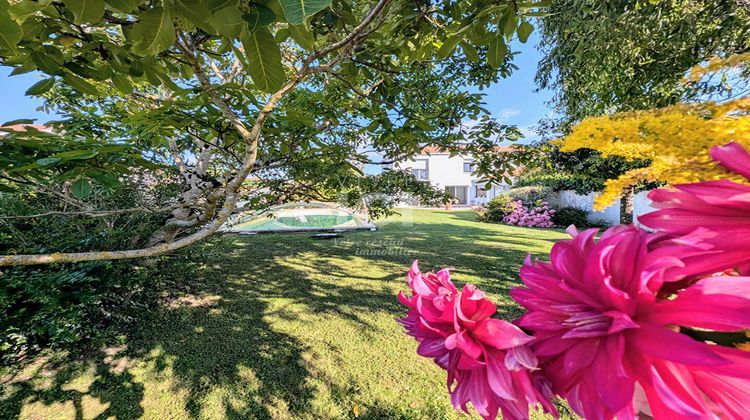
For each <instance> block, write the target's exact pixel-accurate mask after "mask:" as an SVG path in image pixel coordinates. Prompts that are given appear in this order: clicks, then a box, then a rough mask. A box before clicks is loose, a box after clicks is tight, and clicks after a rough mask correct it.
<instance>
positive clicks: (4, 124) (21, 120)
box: [0, 118, 36, 127]
mask: <svg viewBox="0 0 750 420" xmlns="http://www.w3.org/2000/svg"><path fill="white" fill-rule="evenodd" d="M34 121H36V120H30V119H28V118H22V119H18V120H11V121H6V122H4V123H3V125H2V126H0V127H8V126H10V125H18V124H34Z"/></svg>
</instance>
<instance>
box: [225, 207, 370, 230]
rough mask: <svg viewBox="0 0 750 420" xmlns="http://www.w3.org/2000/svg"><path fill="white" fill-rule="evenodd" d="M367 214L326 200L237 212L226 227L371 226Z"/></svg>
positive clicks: (229, 228) (238, 228)
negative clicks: (358, 212)
mask: <svg viewBox="0 0 750 420" xmlns="http://www.w3.org/2000/svg"><path fill="white" fill-rule="evenodd" d="M374 228H375V226H374V225H373V224H372V223H369V222H368V221H367V220H366V217H365V216H363V215H360V214H357V213H355V212H353V211H351V210H348V209H345V208H342V207H339V206H337V205H335V204H329V203H295V204H291V205H290V204H287V205H283V206H277V207H275V208H272V209H270V210H268V211H266V212H262V213H245V214H243V213H240V214H239V215H237V216H235V218H234V219H233V220H232V221H231V222H230V225H229V226H228V227H227V228H226V229H225V231H227V232H233V233H262V232H304V231H338V230H356V229H374Z"/></svg>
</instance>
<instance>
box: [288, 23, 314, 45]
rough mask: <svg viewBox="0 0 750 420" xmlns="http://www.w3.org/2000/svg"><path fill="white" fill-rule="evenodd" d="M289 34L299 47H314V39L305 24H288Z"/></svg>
mask: <svg viewBox="0 0 750 420" xmlns="http://www.w3.org/2000/svg"><path fill="white" fill-rule="evenodd" d="M289 34H290V35H291V36H292V39H293V40H295V41H296V42H297V44H299V46H300V47H302V48H304V49H306V50H312V49H315V39H314V38H313V34H312V32H310V30H308V29H307V27H305V25H289Z"/></svg>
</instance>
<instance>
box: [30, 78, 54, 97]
mask: <svg viewBox="0 0 750 420" xmlns="http://www.w3.org/2000/svg"><path fill="white" fill-rule="evenodd" d="M54 85H55V78H54V77H50V78H49V79H44V80H40V81H38V82H36V83H34V85H32V86H31V87H30V88H28V89H27V90H26V96H32V95H41V94H43V93H45V92H47V91H48V90H50V89H52V86H54Z"/></svg>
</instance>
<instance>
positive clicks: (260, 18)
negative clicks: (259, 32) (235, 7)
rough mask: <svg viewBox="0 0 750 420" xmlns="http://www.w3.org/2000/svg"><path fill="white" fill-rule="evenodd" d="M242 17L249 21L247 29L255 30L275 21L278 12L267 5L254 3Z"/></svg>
mask: <svg viewBox="0 0 750 420" xmlns="http://www.w3.org/2000/svg"><path fill="white" fill-rule="evenodd" d="M242 18H243V19H245V21H246V22H247V29H248V30H249V31H250V32H255V30H256V29H258V28H260V27H263V26H268V25H270V24H271V23H273V22H274V21H275V20H276V14H275V13H274V12H273V10H271V9H269V8H268V7H266V6H263V5H261V4H254V5H252V7H251V8H250V10H249V11H248V12H247V13H245V14H244V15H243V16H242Z"/></svg>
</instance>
